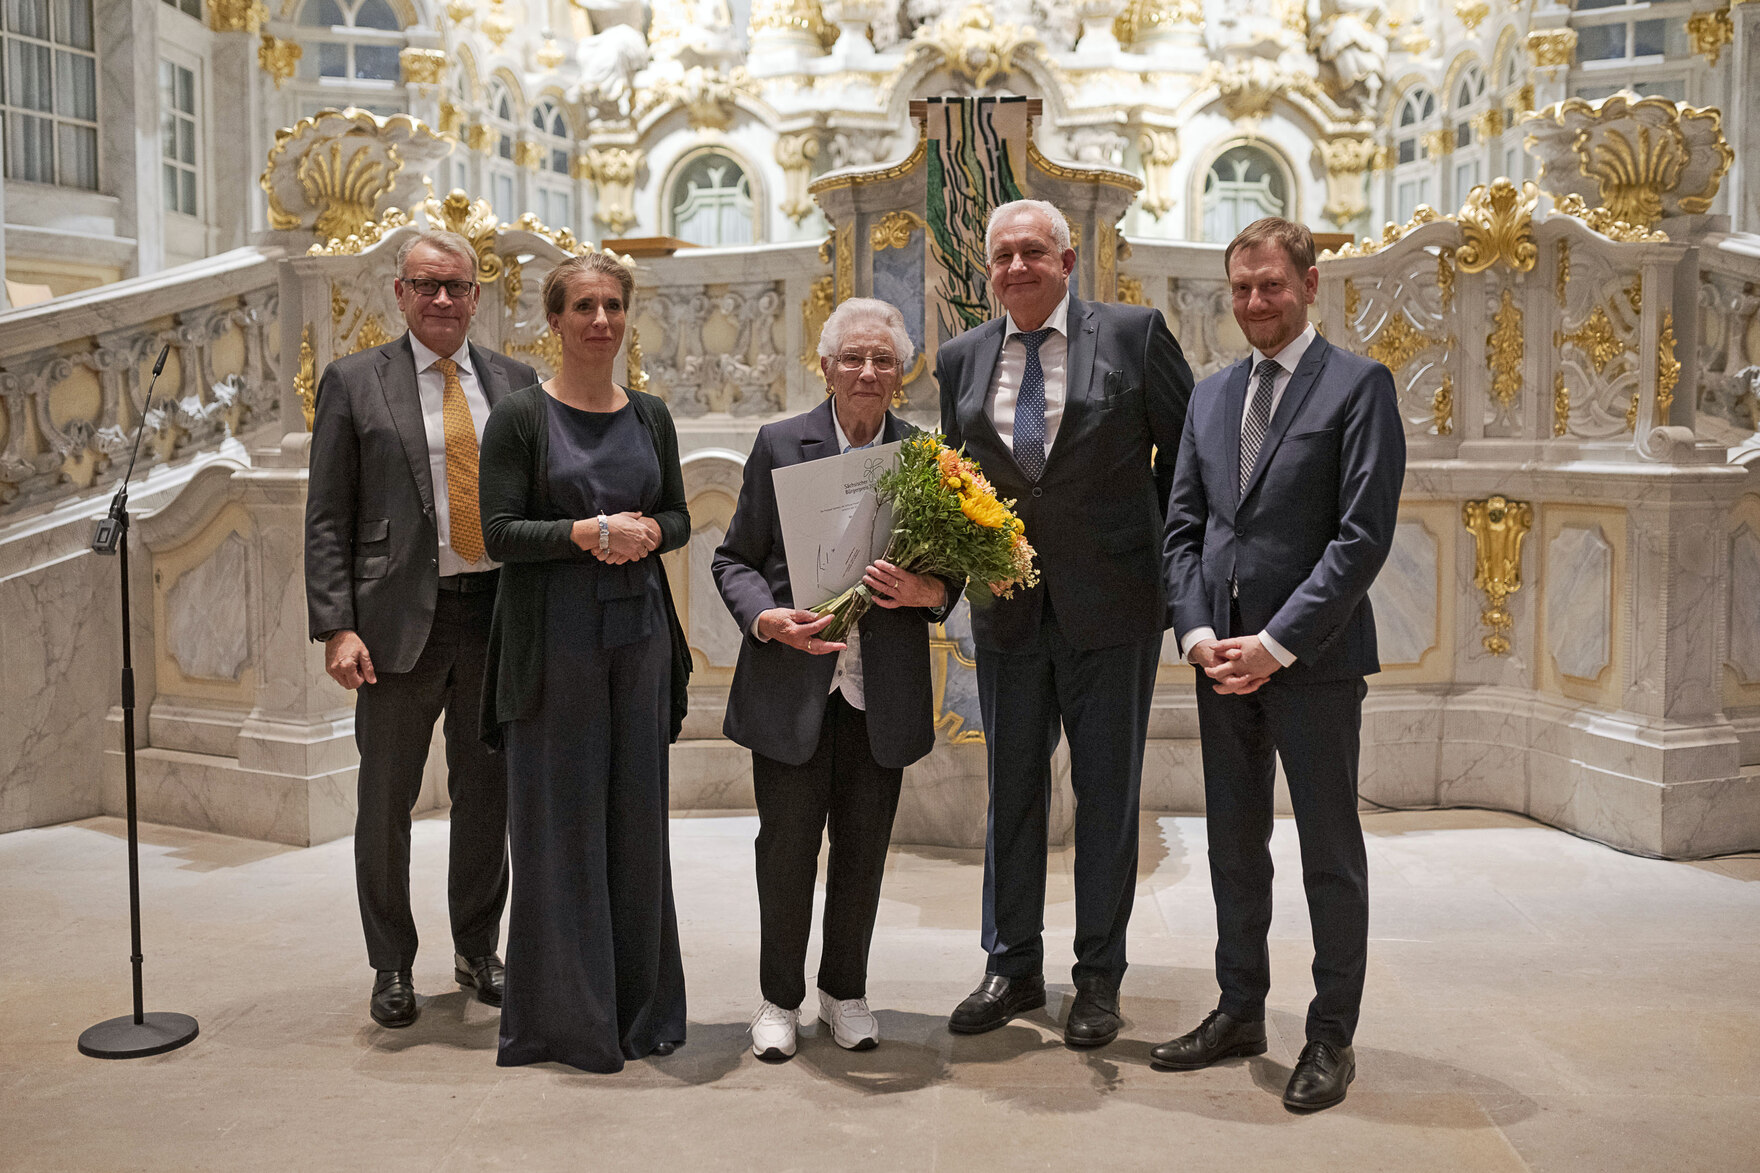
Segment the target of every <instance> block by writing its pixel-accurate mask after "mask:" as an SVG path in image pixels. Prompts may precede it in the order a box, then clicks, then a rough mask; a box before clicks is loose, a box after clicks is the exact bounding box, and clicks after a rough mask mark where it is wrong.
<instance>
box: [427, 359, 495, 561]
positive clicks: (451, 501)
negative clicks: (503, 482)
mask: <svg viewBox="0 0 1760 1173" xmlns="http://www.w3.org/2000/svg"><path fill="white" fill-rule="evenodd" d="M434 366H435V367H437V368H438V369H439V371H440V373H441V374H442V375H444V376H446V394H445V397H444V398H443V399H442V400H441V408H440V414H441V416H442V417H443V418H444V420H445V422H446V507H447V510H448V514H449V517H450V522H449V524H448V527H447V528H449V529H450V530H451V531H452V533H451V543H452V549H453V552H454V553H456V554H457V555H458V556H459V557H460V558H462V559H464V560H465V561H466V562H469V563H473V564H474V563H476V562H477V561H478V560H479V559H480V558H482V556H483V519H482V515H481V514H480V513H479V512H478V511H477V425H476V424H475V423H474V422H473V421H472V420H471V408H470V404H468V403H466V402H465V401H464V385H463V384H462V383H460V382H459V381H458V364H457V363H455V362H453V361H452V360H451V359H449V358H441V359H435V360H434Z"/></svg>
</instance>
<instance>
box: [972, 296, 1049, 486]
mask: <svg viewBox="0 0 1760 1173" xmlns="http://www.w3.org/2000/svg"><path fill="white" fill-rule="evenodd" d="M1045 325H1047V326H1049V327H1051V333H1049V334H1047V335H1046V336H1045V340H1044V341H1043V342H1041V343H1040V344H1039V365H1040V366H1041V367H1042V368H1043V369H1044V371H1045V455H1046V456H1047V457H1050V455H1051V445H1052V444H1053V443H1055V442H1056V440H1057V425H1058V424H1060V423H1062V422H1063V404H1064V400H1065V399H1066V398H1067V396H1068V389H1069V294H1067V293H1066V294H1064V295H1063V300H1062V301H1060V302H1058V303H1057V308H1056V309H1054V310H1052V311H1051V316H1050V317H1049V318H1046V319H1045ZM1023 333H1025V331H1024V330H1022V329H1021V328H1020V327H1019V326H1016V325H1015V324H1014V315H1013V314H1009V315H1008V325H1007V327H1006V328H1005V329H1004V330H1003V333H1002V357H1001V358H999V359H997V360H996V377H995V378H994V379H992V380H991V382H990V395H989V401H988V403H987V405H986V409H987V411H988V413H989V415H990V422H991V423H993V424H995V425H996V434H997V435H999V436H1001V437H1002V442H1003V443H1004V444H1007V445H1008V449H1009V451H1010V452H1012V451H1014V409H1015V405H1016V404H1017V403H1018V402H1019V401H1020V397H1021V378H1022V377H1023V376H1024V375H1025V374H1026V373H1027V344H1026V343H1025V342H1018V341H1016V336H1017V335H1019V334H1023Z"/></svg>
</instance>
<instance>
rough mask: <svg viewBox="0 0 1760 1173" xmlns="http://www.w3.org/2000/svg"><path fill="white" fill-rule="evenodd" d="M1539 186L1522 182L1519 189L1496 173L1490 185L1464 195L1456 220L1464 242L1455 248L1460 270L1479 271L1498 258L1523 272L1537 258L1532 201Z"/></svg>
mask: <svg viewBox="0 0 1760 1173" xmlns="http://www.w3.org/2000/svg"><path fill="white" fill-rule="evenodd" d="M1539 198H1540V189H1539V188H1537V187H1535V186H1534V184H1533V183H1532V182H1524V183H1523V184H1522V187H1521V190H1520V191H1518V190H1516V185H1515V184H1513V183H1511V182H1510V181H1509V180H1508V179H1505V178H1503V177H1501V176H1499V177H1498V178H1497V179H1496V180H1495V181H1494V182H1493V183H1492V184H1491V186H1490V187H1486V186H1485V185H1483V184H1481V185H1479V186H1478V187H1475V188H1474V189H1473V190H1472V191H1471V192H1470V193H1469V194H1468V195H1467V202H1466V204H1465V205H1464V206H1463V207H1462V208H1461V210H1460V214H1459V215H1458V216H1457V217H1456V219H1457V220H1458V221H1459V222H1460V226H1461V236H1462V238H1463V240H1464V243H1463V244H1462V245H1461V246H1460V248H1458V249H1456V250H1455V260H1456V261H1458V262H1459V263H1460V267H1461V272H1463V273H1483V272H1484V271H1485V270H1486V269H1489V268H1490V267H1491V266H1492V265H1494V264H1496V263H1498V262H1499V261H1502V262H1503V263H1504V264H1505V265H1507V266H1509V267H1510V268H1511V269H1514V270H1515V271H1516V272H1518V273H1526V272H1527V271H1528V270H1530V269H1532V268H1533V267H1534V264H1535V262H1536V261H1537V260H1538V259H1539V256H1540V250H1539V248H1538V246H1536V245H1535V243H1534V204H1535V202H1536V201H1537V200H1538V199H1539Z"/></svg>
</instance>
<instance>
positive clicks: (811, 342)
mask: <svg viewBox="0 0 1760 1173" xmlns="http://www.w3.org/2000/svg"><path fill="white" fill-rule="evenodd" d="M834 308H836V302H835V298H834V288H833V284H832V280H831V278H830V277H829V276H826V277H819V278H816V279H815V280H814V281H813V284H812V285H811V286H810V287H808V289H807V296H806V298H805V299H803V300H802V302H801V366H803V367H805V368H806V369H807V370H809V371H811V372H813V373H814V374H817V373H818V371H819V349H818V348H819V332H820V331H821V330H823V329H824V328H825V319H827V318H829V317H830V316H831V311H832V310H833V309H834Z"/></svg>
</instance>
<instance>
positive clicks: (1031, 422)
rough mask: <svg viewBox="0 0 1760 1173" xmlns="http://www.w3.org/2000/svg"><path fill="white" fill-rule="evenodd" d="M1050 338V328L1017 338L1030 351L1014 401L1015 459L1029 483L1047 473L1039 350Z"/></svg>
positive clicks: (1027, 331)
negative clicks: (1019, 388)
mask: <svg viewBox="0 0 1760 1173" xmlns="http://www.w3.org/2000/svg"><path fill="white" fill-rule="evenodd" d="M1050 336H1051V327H1050V326H1046V327H1045V328H1044V329H1042V330H1023V331H1021V332H1020V333H1019V334H1017V335H1016V337H1018V338H1019V339H1020V340H1021V342H1022V343H1024V344H1025V345H1026V348H1027V369H1026V370H1025V371H1024V372H1022V374H1021V393H1020V396H1019V397H1018V398H1016V399H1015V401H1014V459H1015V463H1016V464H1018V465H1020V466H1021V471H1022V472H1024V473H1026V474H1027V479H1028V480H1029V481H1036V480H1038V479H1039V476H1040V474H1041V473H1043V472H1044V471H1045V368H1044V367H1043V366H1041V365H1040V364H1039V347H1040V345H1041V344H1043V343H1044V341H1045V339H1046V338H1048V337H1050Z"/></svg>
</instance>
